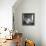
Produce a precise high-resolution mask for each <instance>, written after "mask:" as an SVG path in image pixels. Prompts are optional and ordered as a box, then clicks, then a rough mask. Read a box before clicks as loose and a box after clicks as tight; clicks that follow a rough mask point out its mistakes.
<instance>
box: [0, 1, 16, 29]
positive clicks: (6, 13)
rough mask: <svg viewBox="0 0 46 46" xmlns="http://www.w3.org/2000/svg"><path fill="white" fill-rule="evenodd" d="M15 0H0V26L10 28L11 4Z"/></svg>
mask: <svg viewBox="0 0 46 46" xmlns="http://www.w3.org/2000/svg"><path fill="white" fill-rule="evenodd" d="M15 2H16V0H0V27H7V28H9V29H11V28H12V6H13V4H14V3H15Z"/></svg>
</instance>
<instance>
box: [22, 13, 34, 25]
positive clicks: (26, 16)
mask: <svg viewBox="0 0 46 46" xmlns="http://www.w3.org/2000/svg"><path fill="white" fill-rule="evenodd" d="M34 24H35V13H23V14H22V25H34Z"/></svg>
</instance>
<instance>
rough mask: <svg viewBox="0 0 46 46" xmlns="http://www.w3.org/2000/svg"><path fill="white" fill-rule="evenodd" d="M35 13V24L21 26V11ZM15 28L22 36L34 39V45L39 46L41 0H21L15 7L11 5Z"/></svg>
mask: <svg viewBox="0 0 46 46" xmlns="http://www.w3.org/2000/svg"><path fill="white" fill-rule="evenodd" d="M32 12H33V13H35V25H34V26H31V25H30V26H23V25H22V13H32ZM13 13H14V19H15V22H14V24H15V29H17V30H18V32H22V33H23V37H24V38H25V39H26V38H27V39H31V40H34V41H35V44H36V46H41V22H40V15H41V0H23V1H22V2H21V3H20V4H19V5H18V6H17V7H16V5H14V7H13Z"/></svg>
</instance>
